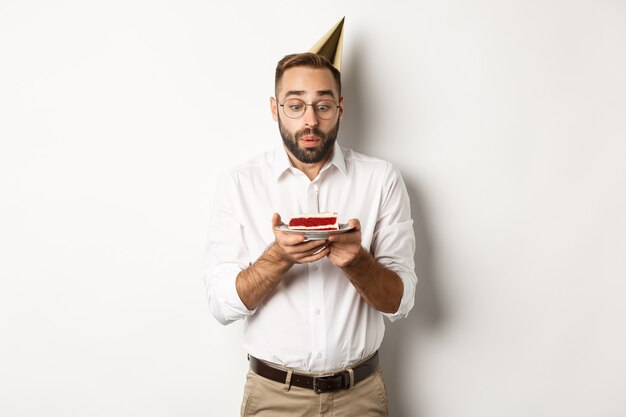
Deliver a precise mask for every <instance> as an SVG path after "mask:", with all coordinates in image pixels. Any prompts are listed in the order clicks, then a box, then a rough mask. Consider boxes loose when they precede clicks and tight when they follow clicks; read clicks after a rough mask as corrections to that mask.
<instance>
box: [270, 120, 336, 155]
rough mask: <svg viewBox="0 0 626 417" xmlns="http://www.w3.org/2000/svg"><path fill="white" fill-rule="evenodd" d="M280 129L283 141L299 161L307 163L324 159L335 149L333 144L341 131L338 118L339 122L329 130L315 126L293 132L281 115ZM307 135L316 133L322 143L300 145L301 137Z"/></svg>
mask: <svg viewBox="0 0 626 417" xmlns="http://www.w3.org/2000/svg"><path fill="white" fill-rule="evenodd" d="M278 129H279V130H280V136H282V138H283V143H284V144H285V146H286V147H287V149H289V151H290V152H291V153H292V154H293V156H295V157H296V159H297V160H298V161H300V162H302V163H305V164H315V163H318V162H321V161H323V160H324V159H325V158H326V157H327V156H328V155H329V154H330V152H331V151H332V150H333V146H334V145H335V141H336V140H337V133H338V132H339V120H337V124H336V125H335V126H334V127H333V128H332V129H331V130H329V131H328V132H323V131H321V130H319V129H318V128H313V129H302V130H298V131H297V132H295V133H292V132H290V131H288V130H287V129H285V127H284V126H283V124H282V123H281V121H280V116H279V118H278ZM305 135H314V136H315V137H317V138H318V139H319V140H320V145H319V146H317V147H315V148H304V147H300V146H299V145H298V143H299V141H300V138H301V137H302V136H305Z"/></svg>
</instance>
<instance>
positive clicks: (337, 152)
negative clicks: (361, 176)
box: [272, 141, 348, 180]
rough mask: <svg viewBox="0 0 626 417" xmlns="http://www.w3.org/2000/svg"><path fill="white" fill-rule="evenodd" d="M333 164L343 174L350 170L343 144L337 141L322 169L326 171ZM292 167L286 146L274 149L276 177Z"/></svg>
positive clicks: (273, 163) (273, 164)
mask: <svg viewBox="0 0 626 417" xmlns="http://www.w3.org/2000/svg"><path fill="white" fill-rule="evenodd" d="M331 165H335V166H336V167H337V169H338V170H339V171H340V172H341V173H342V174H343V175H347V174H348V171H347V169H346V161H345V159H344V156H343V150H342V149H341V146H339V143H338V142H337V141H335V144H334V145H333V153H332V155H331V157H330V159H329V160H328V161H327V162H326V164H325V165H324V166H323V167H322V171H325V170H326V169H328V168H329V167H330V166H331ZM292 167H293V165H292V164H291V161H290V160H289V156H288V155H287V151H286V150H285V147H284V146H283V145H280V146H279V147H278V148H276V150H275V151H274V160H273V162H272V169H273V171H274V177H275V178H276V179H277V180H278V179H279V178H280V177H281V176H282V175H283V174H284V173H285V172H286V171H288V170H289V169H290V168H292Z"/></svg>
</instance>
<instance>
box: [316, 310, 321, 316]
mask: <svg viewBox="0 0 626 417" xmlns="http://www.w3.org/2000/svg"><path fill="white" fill-rule="evenodd" d="M315 314H317V315H318V316H319V315H320V309H319V308H316V309H315Z"/></svg>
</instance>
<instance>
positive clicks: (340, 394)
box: [241, 368, 389, 417]
mask: <svg viewBox="0 0 626 417" xmlns="http://www.w3.org/2000/svg"><path fill="white" fill-rule="evenodd" d="M241 416H242V417H251V416H255V417H330V416H332V417H389V412H388V406H387V391H386V390H385V384H384V383H383V374H382V371H381V370H380V368H379V369H378V370H376V372H374V373H373V374H372V375H370V376H368V377H367V378H365V379H364V380H363V381H361V382H359V383H358V384H356V385H355V386H354V387H353V388H352V389H343V390H339V391H334V392H328V393H323V394H316V393H315V392H314V391H313V390H312V389H307V388H300V387H294V386H291V387H289V386H287V385H286V384H281V383H280V382H275V381H272V380H270V379H267V378H263V377H262V376H259V375H257V374H255V373H254V372H252V371H248V376H247V381H246V386H245V388H244V394H243V402H242V404H241Z"/></svg>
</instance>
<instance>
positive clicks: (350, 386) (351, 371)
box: [346, 368, 354, 389]
mask: <svg viewBox="0 0 626 417" xmlns="http://www.w3.org/2000/svg"><path fill="white" fill-rule="evenodd" d="M346 371H348V373H349V374H350V385H349V386H348V389H352V388H354V370H352V368H348V369H346Z"/></svg>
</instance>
